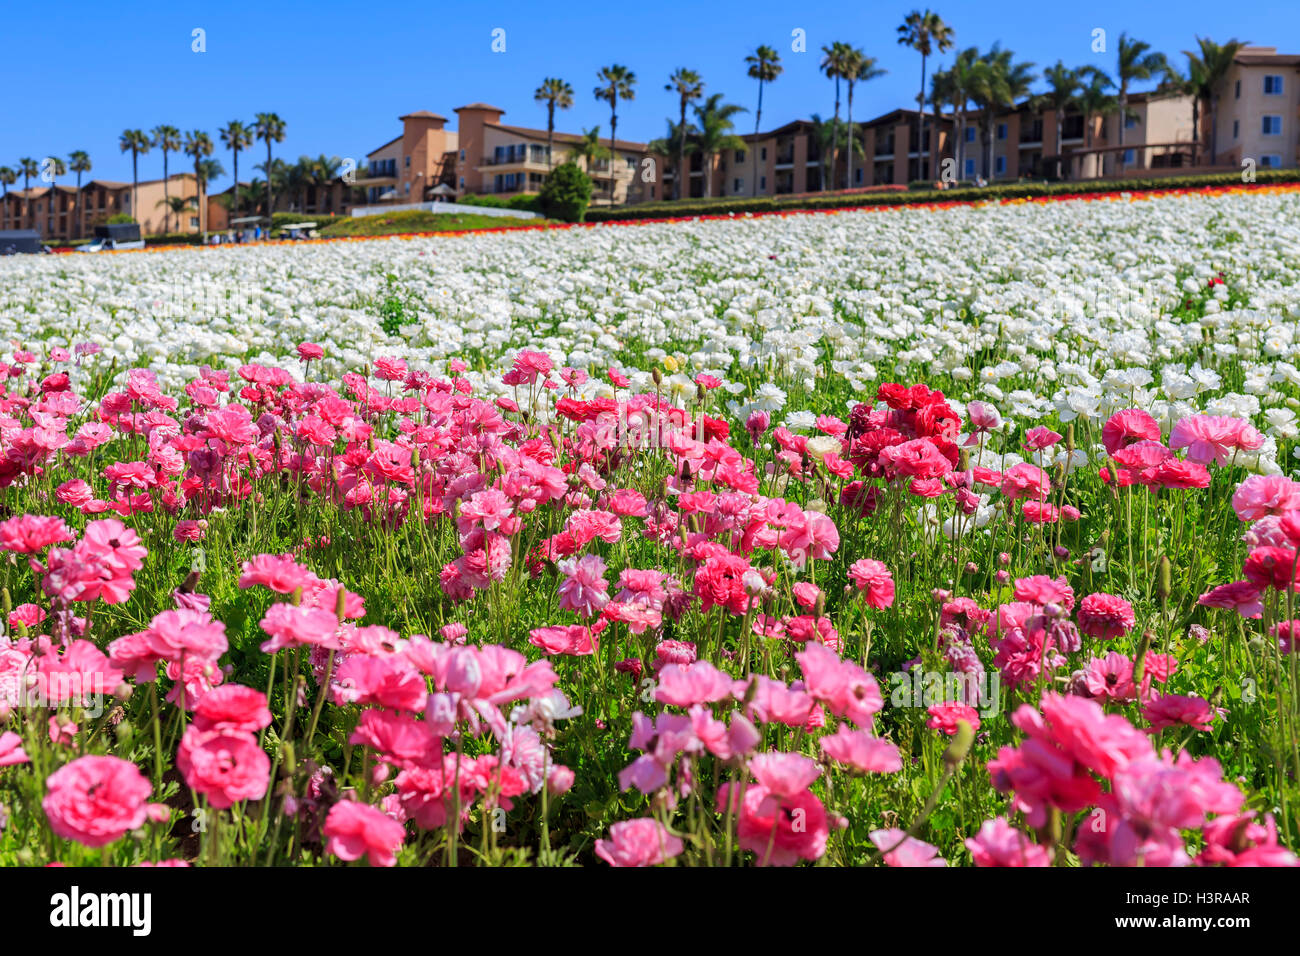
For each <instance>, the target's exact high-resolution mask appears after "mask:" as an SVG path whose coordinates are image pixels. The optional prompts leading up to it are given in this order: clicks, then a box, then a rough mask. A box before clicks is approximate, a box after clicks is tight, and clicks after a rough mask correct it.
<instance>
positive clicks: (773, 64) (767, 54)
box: [745, 46, 785, 196]
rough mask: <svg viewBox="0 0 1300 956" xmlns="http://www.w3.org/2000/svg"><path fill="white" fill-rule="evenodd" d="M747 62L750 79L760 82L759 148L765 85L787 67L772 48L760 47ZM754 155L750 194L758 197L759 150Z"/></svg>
mask: <svg viewBox="0 0 1300 956" xmlns="http://www.w3.org/2000/svg"><path fill="white" fill-rule="evenodd" d="M745 62H746V63H747V64H749V71H748V72H749V78H750V79H751V80H758V110H757V111H756V112H755V113H754V137H755V140H756V141H755V146H756V147H757V137H758V124H759V123H760V122H761V121H762V119H763V84H764V83H772V82H774V81H775V80H776V78H777V77H778V76H780V75H781V73H782V71H783V70H784V69H785V67H783V66H781V54H779V53H777V52H776V51H775V50H773V49H772V48H771V47H770V46H760V47H759V48H758V49H757V50H755V51H754V52H753V53H751V54H750V55H749V56H747V57H745ZM750 152H751V154H752V160H751V163H752V165H753V170H754V177H753V181H752V182H750V184H749V187H750V189H749V194H750V195H751V196H757V195H758V150H757V148H755V149H753V150H750Z"/></svg>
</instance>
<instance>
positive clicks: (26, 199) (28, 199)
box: [18, 156, 41, 228]
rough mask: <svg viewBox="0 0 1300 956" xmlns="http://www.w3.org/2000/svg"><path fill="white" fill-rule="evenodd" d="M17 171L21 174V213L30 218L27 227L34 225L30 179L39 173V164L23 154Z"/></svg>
mask: <svg viewBox="0 0 1300 956" xmlns="http://www.w3.org/2000/svg"><path fill="white" fill-rule="evenodd" d="M18 171H19V172H21V173H22V174H23V215H24V217H25V218H28V219H30V220H31V222H30V223H29V224H28V225H29V227H31V228H34V227H35V226H36V217H35V215H33V214H32V191H31V181H32V177H33V176H39V175H40V174H41V164H40V163H38V162H37V161H36V160H34V159H31V158H29V157H26V156H24V157H23V158H22V159H20V160H18Z"/></svg>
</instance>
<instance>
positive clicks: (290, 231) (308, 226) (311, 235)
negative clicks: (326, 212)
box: [280, 222, 319, 239]
mask: <svg viewBox="0 0 1300 956" xmlns="http://www.w3.org/2000/svg"><path fill="white" fill-rule="evenodd" d="M318 237H319V233H317V232H316V223H314V222H295V223H291V224H290V225H287V226H281V227H280V238H281V239H316V238H318Z"/></svg>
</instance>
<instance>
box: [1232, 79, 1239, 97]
mask: <svg viewBox="0 0 1300 956" xmlns="http://www.w3.org/2000/svg"><path fill="white" fill-rule="evenodd" d="M1232 98H1233V99H1234V100H1239V99H1241V80H1238V81H1237V82H1236V84H1235V85H1234V86H1233V87H1232Z"/></svg>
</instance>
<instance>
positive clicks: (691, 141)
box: [600, 117, 699, 168]
mask: <svg viewBox="0 0 1300 956" xmlns="http://www.w3.org/2000/svg"><path fill="white" fill-rule="evenodd" d="M664 122H665V123H666V124H667V127H668V135H667V136H664V137H662V138H660V139H652V140H651V141H650V142H649V143H648V144H647V149H648V151H649V152H650V153H652V154H653V155H655V156H658V157H659V158H660V159H661V160H663V161H664V163H665V165H666V164H667V162H668V160H670V159H678V161H679V162H680V163H684V160H683V159H680V158H679V157H683V156H685V155H686V154H687V153H693V152H695V151H696V149H697V143H696V138H697V137H698V135H699V130H697V129H696V128H695V127H694V126H692V125H691V124H690V123H687V124H686V125H685V126H683V125H682V124H680V123H676V122H674V121H673V119H672V117H667V118H666V119H665V120H664ZM600 149H601V151H602V152H603V151H604V149H605V147H603V146H602V147H600ZM679 168H680V167H679Z"/></svg>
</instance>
